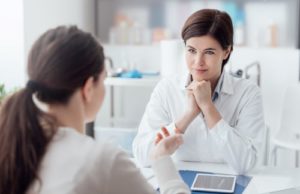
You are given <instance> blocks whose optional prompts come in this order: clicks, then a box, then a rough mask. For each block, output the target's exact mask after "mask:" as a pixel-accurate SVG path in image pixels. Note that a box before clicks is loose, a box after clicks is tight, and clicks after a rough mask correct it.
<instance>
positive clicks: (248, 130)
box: [133, 9, 265, 174]
mask: <svg viewBox="0 0 300 194" xmlns="http://www.w3.org/2000/svg"><path fill="white" fill-rule="evenodd" d="M181 35H182V39H183V41H184V44H185V57H186V63H187V67H188V70H189V74H188V75H187V76H184V78H176V79H173V78H169V79H167V78H165V79H163V80H161V81H160V83H158V85H157V86H156V88H155V89H154V91H153V93H152V95H151V99H150V101H149V103H148V105H147V108H146V111H145V113H144V116H143V118H142V121H141V123H140V126H139V131H138V134H137V136H136V138H135V140H134V143H133V151H134V156H135V157H136V158H137V159H138V161H139V162H140V163H141V164H142V165H149V151H150V150H151V149H152V147H153V146H154V144H153V142H152V139H153V138H154V137H155V136H156V134H157V132H158V131H160V129H161V128H162V127H163V130H162V131H164V132H165V133H171V134H173V133H182V134H183V137H184V142H185V143H184V144H183V145H182V146H181V147H180V148H179V149H178V150H177V151H176V152H175V154H174V158H175V159H177V160H182V161H197V162H214V163H227V164H228V165H229V166H231V167H232V168H233V169H234V170H235V171H236V172H237V173H239V174H244V173H246V172H247V171H249V170H250V169H251V168H253V167H254V166H255V165H256V164H257V163H258V161H259V160H260V158H261V156H260V155H261V150H262V145H263V139H264V134H265V132H264V131H265V124H264V118H263V108H262V96H261V92H260V90H259V88H258V87H257V86H256V85H255V84H254V83H252V82H249V81H248V80H245V79H238V78H234V77H232V76H231V75H230V74H228V73H226V72H225V71H224V66H225V65H226V63H227V61H228V60H229V57H230V54H231V52H232V50H233V25H232V21H231V18H230V16H229V15H228V14H227V13H225V12H221V11H218V10H214V9H203V10H199V11H197V12H195V13H194V14H192V15H191V16H190V17H189V18H188V19H187V21H186V22H185V24H184V26H183V29H182V34H181ZM160 136H161V135H158V137H160Z"/></svg>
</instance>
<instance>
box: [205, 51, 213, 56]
mask: <svg viewBox="0 0 300 194" xmlns="http://www.w3.org/2000/svg"><path fill="white" fill-rule="evenodd" d="M205 54H208V55H213V54H215V52H213V51H205Z"/></svg>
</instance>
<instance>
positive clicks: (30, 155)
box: [0, 26, 104, 194]
mask: <svg viewBox="0 0 300 194" xmlns="http://www.w3.org/2000/svg"><path fill="white" fill-rule="evenodd" d="M103 69H104V55H103V49H102V46H101V45H100V44H99V43H98V42H97V40H96V39H95V38H94V37H93V36H92V35H91V34H90V33H87V32H83V31H82V30H80V29H78V28H77V27H76V26H70V27H66V26H60V27H57V28H55V29H51V30H48V31H47V32H45V33H44V34H43V35H42V36H41V37H40V38H39V39H38V40H37V41H36V42H35V43H34V45H33V47H32V49H31V52H30V55H29V57H28V64H27V71H28V77H29V81H28V83H27V86H26V87H25V88H24V89H21V90H19V91H18V92H16V93H14V94H13V95H12V96H10V97H9V98H8V99H7V100H6V101H5V102H4V103H2V105H1V110H0V193H1V194H24V193H26V191H27V190H28V189H29V187H30V184H31V183H32V182H33V181H34V180H39V177H38V171H39V167H40V163H41V160H42V158H43V156H44V154H45V152H46V149H47V145H48V144H49V142H50V141H51V138H52V137H53V135H54V134H55V132H56V131H57V127H58V124H57V123H56V120H55V118H54V117H51V116H50V115H48V114H46V113H45V112H42V111H41V110H40V109H38V108H37V107H36V106H35V104H34V103H33V100H32V96H33V94H34V93H36V94H37V98H38V99H39V100H40V101H42V102H45V103H55V104H66V103H67V102H68V101H69V99H70V97H71V96H72V94H73V93H74V92H75V90H77V89H78V88H80V87H81V86H83V85H84V83H85V82H86V80H87V79H88V78H90V77H93V78H94V80H97V79H98V77H99V76H100V73H101V72H102V71H103Z"/></svg>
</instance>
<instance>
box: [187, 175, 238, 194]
mask: <svg viewBox="0 0 300 194" xmlns="http://www.w3.org/2000/svg"><path fill="white" fill-rule="evenodd" d="M235 182H236V176H232V175H220V174H219V175H216V174H201V173H198V174H197V175H196V177H195V179H194V182H193V185H192V188H191V189H192V190H195V191H212V192H223V193H233V192H234V188H235Z"/></svg>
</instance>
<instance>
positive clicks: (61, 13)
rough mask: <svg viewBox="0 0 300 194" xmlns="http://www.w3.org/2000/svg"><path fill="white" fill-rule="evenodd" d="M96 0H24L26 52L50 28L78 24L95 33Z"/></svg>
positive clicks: (26, 52)
mask: <svg viewBox="0 0 300 194" xmlns="http://www.w3.org/2000/svg"><path fill="white" fill-rule="evenodd" d="M94 3H95V1H94V0H44V1H41V0H26V1H24V26H25V54H26V56H27V55H28V52H29V50H30V47H31V46H32V44H33V42H34V41H35V40H36V39H37V38H38V37H39V36H40V35H41V34H42V33H43V32H45V31H46V30H48V29H49V28H53V27H56V26H58V25H77V26H78V27H80V28H82V29H84V30H86V31H89V32H92V33H94V18H95V17H94Z"/></svg>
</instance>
